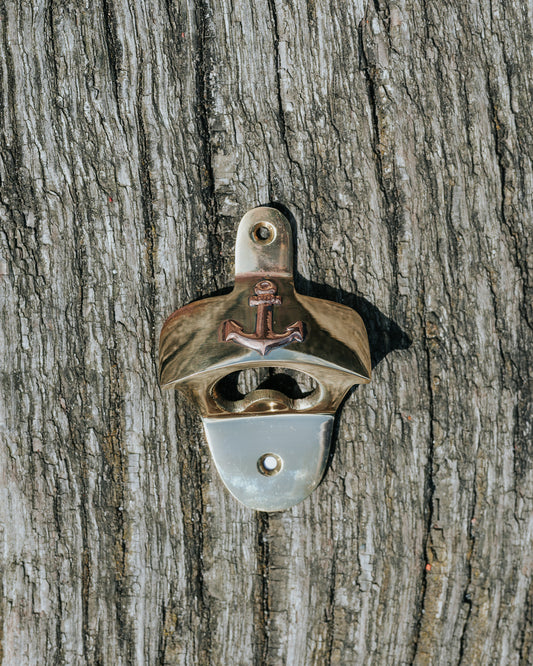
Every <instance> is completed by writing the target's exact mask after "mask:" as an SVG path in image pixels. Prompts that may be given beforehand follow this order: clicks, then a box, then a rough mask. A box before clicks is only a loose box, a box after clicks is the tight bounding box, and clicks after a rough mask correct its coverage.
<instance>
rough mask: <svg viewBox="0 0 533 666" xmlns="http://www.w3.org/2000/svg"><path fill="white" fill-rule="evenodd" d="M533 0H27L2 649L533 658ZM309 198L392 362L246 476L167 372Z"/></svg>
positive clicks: (4, 302) (2, 238) (5, 320)
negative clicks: (292, 452) (168, 362)
mask: <svg viewBox="0 0 533 666" xmlns="http://www.w3.org/2000/svg"><path fill="white" fill-rule="evenodd" d="M532 23H533V16H532V13H531V7H530V6H528V3H527V2H526V0H491V2H488V1H486V0H481V2H474V1H473V0H466V1H465V2H452V1H451V0H444V1H443V2H440V3H433V4H428V3H426V2H425V1H424V0H398V1H397V2H384V1H381V0H373V1H369V0H356V1H355V2H350V3H344V2H340V1H338V0H337V1H334V2H326V1H325V0H293V1H292V2H290V3H286V2H282V1H281V0H267V1H266V2H255V1H250V0H236V1H235V2H231V1H230V0H195V1H193V0H181V1H179V2H178V0H153V1H151V2H146V3H143V2H140V1H139V0H136V1H135V2H127V1H126V0H102V2H101V3H98V2H95V3H92V2H81V1H76V0H71V1H70V2H69V1H63V0H61V1H60V0H49V1H48V2H44V1H40V0H33V1H32V0H0V126H1V129H2V132H1V137H0V141H1V144H0V216H1V220H2V225H1V228H0V232H1V233H0V273H1V275H0V293H1V299H0V308H1V309H0V323H1V331H2V333H1V336H0V349H1V351H2V362H1V377H2V379H1V391H0V395H1V400H2V406H1V410H0V437H1V439H0V443H1V446H0V456H1V458H0V474H1V481H0V490H1V497H2V500H1V503H0V534H1V540H2V555H1V565H2V566H1V573H0V576H1V581H2V590H1V595H0V654H1V655H2V663H3V664H8V665H13V666H20V665H22V664H69V665H70V664H187V665H190V664H201V665H203V664H206V665H207V664H221V665H228V664H242V665H247V664H290V665H291V666H298V665H302V666H308V665H310V664H317V665H320V666H321V665H323V664H387V665H388V664H459V663H461V664H504V665H507V664H513V665H514V664H516V665H517V666H518V665H520V666H523V665H526V664H531V663H533V646H532V644H533V582H532V580H533V579H532V562H533V548H532V543H533V539H532V537H533V513H532V508H533V472H532V464H531V457H532V452H533V451H532V449H533V444H532V442H533V435H532V432H531V430H532V427H531V424H532V418H533V417H532V413H531V372H530V363H531V359H530V351H531V347H532V337H533V336H532V325H533V313H532V305H531V304H532V275H533V267H532V257H533V248H532V243H531V219H532V216H533V200H532V196H531V192H532V188H533V166H532V154H533V153H532V151H533V120H532V114H531V109H532V102H533V100H532V95H531V91H532V90H533V80H532V78H533V77H532V72H533V57H532V46H533V40H532ZM268 203H278V204H280V205H283V206H285V207H286V210H287V211H288V212H289V213H290V214H291V215H292V216H293V218H294V221H295V223H296V228H297V241H298V260H297V267H296V268H297V271H298V277H297V287H298V289H299V291H301V292H304V293H308V294H310V295H313V296H319V297H328V298H330V299H332V300H337V301H339V302H344V303H345V304H348V305H351V306H352V307H355V308H356V309H357V310H358V311H359V312H360V314H361V315H362V316H363V318H364V320H365V323H366V325H367V328H368V332H369V338H370V345H371V350H372V355H373V362H374V374H373V379H372V383H371V384H370V385H368V386H364V387H359V388H358V389H357V390H356V391H355V392H353V393H352V394H351V396H350V397H349V398H348V400H347V401H346V403H345V405H344V407H343V410H342V412H341V414H340V417H339V418H338V425H337V430H336V434H335V437H336V447H335V452H334V455H333V457H332V461H331V465H330V467H329V469H328V471H327V474H326V476H325V478H324V481H323V483H322V484H321V486H320V487H319V488H318V489H317V490H316V491H315V492H314V493H313V494H312V495H311V496H310V497H309V498H308V499H307V500H305V501H304V502H303V503H302V504H300V505H298V506H296V507H294V508H293V509H291V510H289V511H286V512H282V513H277V514H262V513H254V512H253V511H250V510H248V509H246V508H244V507H243V506H241V505H239V504H238V503H237V502H236V501H235V500H234V499H233V498H232V497H231V496H230V495H229V494H228V493H227V491H226V490H225V488H224V487H223V485H222V483H221V481H220V479H219V478H218V475H217V473H216V470H215V469H214V467H213V465H212V463H211V460H210V456H209V453H208V450H207V445H206V442H205V439H204V434H203V430H202V425H201V421H200V419H199V416H198V414H197V413H196V412H195V410H194V407H193V406H191V405H190V404H188V403H187V402H186V401H185V399H184V398H182V397H181V395H180V394H179V393H177V392H165V393H161V391H160V389H159V387H158V382H157V353H158V335H159V331H160V329H161V325H162V323H163V321H164V320H165V318H166V317H167V316H168V315H169V314H170V313H171V312H172V311H173V310H175V309H176V308H177V307H180V306H182V305H184V304H186V303H188V302H190V301H192V300H194V299H196V298H199V297H201V296H206V295H208V294H212V293H215V292H217V291H219V290H221V289H224V288H226V287H228V286H230V285H231V283H232V275H233V243H234V236H235V229H236V224H237V223H238V220H239V219H240V217H241V216H242V214H244V213H245V212H246V211H247V210H248V209H250V208H252V207H254V206H256V205H261V204H268Z"/></svg>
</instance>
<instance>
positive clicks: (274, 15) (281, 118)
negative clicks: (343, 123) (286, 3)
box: [267, 0, 294, 164]
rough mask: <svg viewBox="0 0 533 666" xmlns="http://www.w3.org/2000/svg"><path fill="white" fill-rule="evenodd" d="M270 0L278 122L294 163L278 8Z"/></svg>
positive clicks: (285, 145)
mask: <svg viewBox="0 0 533 666" xmlns="http://www.w3.org/2000/svg"><path fill="white" fill-rule="evenodd" d="M267 2H268V9H269V12H270V17H271V22H272V37H273V39H272V42H273V45H274V57H275V61H276V62H275V64H276V71H275V77H276V96H277V101H278V123H279V128H280V136H281V141H282V143H283V146H284V147H285V152H286V153H287V157H288V158H289V162H290V163H291V164H293V163H294V162H293V159H292V157H291V154H290V149H289V142H288V138H287V124H286V122H285V110H284V108H283V96H282V92H281V77H280V69H281V58H280V53H279V23H278V12H277V9H276V0H267Z"/></svg>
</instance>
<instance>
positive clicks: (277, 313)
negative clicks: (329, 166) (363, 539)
mask: <svg viewBox="0 0 533 666" xmlns="http://www.w3.org/2000/svg"><path fill="white" fill-rule="evenodd" d="M292 264H293V249H292V232H291V227H290V224H289V222H288V220H287V219H286V218H285V217H284V216H283V215H282V214H281V213H280V212H279V211H278V210H276V209H274V208H267V207H261V208H255V209H253V210H251V211H249V212H248V213H246V215H245V216H244V217H243V218H242V220H241V222H240V224H239V228H238V231H237V242H236V248H235V286H234V289H233V291H232V292H231V293H230V294H227V295H224V296H215V297H213V298H206V299H204V300H200V301H195V302H194V303H191V304H190V305H186V306H185V307H183V308H180V309H179V310H177V311H176V312H174V313H173V314H172V315H171V316H170V317H169V318H168V319H167V321H166V322H165V324H164V326H163V329H162V331H161V339H160V351H159V363H160V381H161V386H162V387H163V388H176V389H179V390H180V391H182V392H183V393H185V394H186V395H187V396H188V397H189V398H190V399H191V400H193V401H194V402H195V403H196V405H197V406H198V408H199V410H200V413H201V416H202V420H203V423H204V426H205V431H206V435H207V441H208V443H209V448H210V450H211V454H212V456H213V460H214V462H215V465H216V467H217V470H218V472H219V474H220V476H221V478H222V480H223V481H224V483H225V485H226V487H227V488H228V490H229V491H230V492H231V493H232V495H234V496H235V497H236V498H237V499H238V500H239V501H241V502H242V503H243V504H245V505H246V506H248V507H250V508H252V509H256V510H259V511H279V510H282V509H287V508H288V507H290V506H293V505H294V504H297V503H298V502H301V501H302V500H303V499H305V498H306V497H307V496H308V495H309V494H310V493H311V492H312V491H313V490H314V489H315V488H316V486H317V485H318V484H319V483H320V480H321V478H322V475H323V473H324V469H325V466H326V462H327V459H328V454H329V447H330V441H331V432H332V427H333V419H334V415H335V411H336V410H337V408H338V406H339V404H340V403H341V401H342V399H343V398H344V396H345V395H346V393H347V391H348V390H349V389H350V388H351V387H352V386H353V385H354V384H363V383H367V382H369V381H370V367H371V366H370V350H369V346H368V337H367V334H366V330H365V327H364V324H363V321H362V319H361V317H360V316H359V315H358V314H357V313H356V312H355V311H354V310H352V309H351V308H348V307H346V306H343V305H340V304H338V303H333V302H331V301H326V300H322V299H318V298H312V297H309V296H304V295H302V294H298V293H297V292H296V290H295V288H294V280H293V271H292ZM251 367H275V368H289V369H293V370H298V371H300V372H303V373H306V374H308V375H310V376H311V377H313V378H314V379H315V381H316V383H317V388H316V389H315V390H314V391H313V392H312V393H311V394H310V395H307V396H305V397H303V398H296V399H294V398H290V397H288V396H286V395H285V394H284V393H282V392H280V391H276V390H273V389H257V390H255V391H252V392H251V393H249V394H248V395H246V396H245V397H244V398H242V399H241V400H228V399H227V397H225V396H224V395H223V393H222V392H221V391H220V387H219V384H220V381H221V380H222V379H223V378H224V377H226V376H227V375H228V374H230V373H234V372H237V371H240V370H245V369H247V368H251Z"/></svg>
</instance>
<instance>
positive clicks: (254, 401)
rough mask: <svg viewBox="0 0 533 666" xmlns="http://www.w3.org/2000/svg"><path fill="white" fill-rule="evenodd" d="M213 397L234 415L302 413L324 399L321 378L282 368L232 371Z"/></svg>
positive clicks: (220, 381)
mask: <svg viewBox="0 0 533 666" xmlns="http://www.w3.org/2000/svg"><path fill="white" fill-rule="evenodd" d="M211 397H212V398H213V400H214V401H215V403H216V404H217V405H218V406H219V407H220V408H221V409H223V410H224V411H226V412H229V413H232V414H267V413H280V412H303V411H308V410H311V409H313V407H315V406H316V405H318V403H319V402H320V401H321V400H322V397H323V390H322V387H321V385H320V384H319V383H318V381H317V380H316V379H315V378H314V377H312V376H311V375H308V374H306V373H304V372H300V371H298V370H292V369H291V368H282V367H279V368H278V367H259V368H248V369H246V370H240V371H238V372H232V373H230V374H228V375H226V376H225V377H223V378H222V379H220V380H219V381H218V382H217V383H216V384H215V385H214V386H213V388H212V389H211Z"/></svg>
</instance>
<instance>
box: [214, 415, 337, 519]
mask: <svg viewBox="0 0 533 666" xmlns="http://www.w3.org/2000/svg"><path fill="white" fill-rule="evenodd" d="M203 421H204V425H205V431H206V434H207V441H208V443H209V448H210V449H211V454H212V456H213V460H214V461H215V465H216V468H217V470H218V473H219V474H220V476H221V478H222V480H223V481H224V483H225V484H226V487H227V488H228V490H229V491H230V492H231V494H232V495H233V496H234V497H235V498H236V499H238V500H239V502H242V503H243V504H246V506H248V507H250V508H251V509H256V510H257V511H281V510H283V509H288V508H289V507H291V506H293V505H294V504H298V502H301V501H302V500H304V499H305V498H306V497H307V496H308V495H309V494H311V493H312V492H313V490H314V489H315V488H316V487H317V485H318V484H319V483H320V480H321V479H322V476H323V474H324V469H325V467H326V462H327V459H328V454H329V445H330V439H331V430H332V428H333V416H331V415H330V414H298V415H295V414H278V415H270V414H269V415H268V416H249V417H238V418H223V419H204V420H203ZM265 456H267V458H266V461H267V462H268V456H272V457H273V458H274V459H275V460H277V461H278V466H279V470H276V469H274V470H273V472H274V473H271V474H269V473H268V472H269V471H270V470H269V469H268V467H267V468H266V469H265V468H264V467H263V465H264V461H265Z"/></svg>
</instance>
